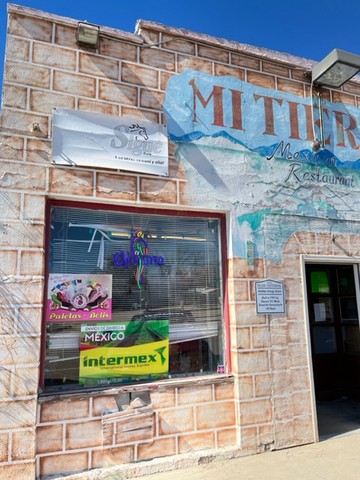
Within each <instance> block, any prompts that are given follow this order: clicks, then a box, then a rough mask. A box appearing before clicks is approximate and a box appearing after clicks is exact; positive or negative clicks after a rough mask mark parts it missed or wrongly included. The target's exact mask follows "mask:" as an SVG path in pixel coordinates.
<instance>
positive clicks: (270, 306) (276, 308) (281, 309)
mask: <svg viewBox="0 0 360 480" xmlns="http://www.w3.org/2000/svg"><path fill="white" fill-rule="evenodd" d="M255 295H256V313H258V314H270V315H271V314H273V313H285V299H284V284H283V283H282V282H277V281H275V280H262V281H260V282H255Z"/></svg>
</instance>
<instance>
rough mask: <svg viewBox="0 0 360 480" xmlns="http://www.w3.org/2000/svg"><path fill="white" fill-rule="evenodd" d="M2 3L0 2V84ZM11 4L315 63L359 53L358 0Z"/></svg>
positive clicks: (49, 0)
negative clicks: (176, 32) (153, 25)
mask: <svg viewBox="0 0 360 480" xmlns="http://www.w3.org/2000/svg"><path fill="white" fill-rule="evenodd" d="M7 3H9V2H7V1H5V0H0V86H1V85H2V76H3V64H4V51H5V38H6V25H7ZM11 3H14V4H16V5H22V6H26V7H32V8H36V9H38V10H43V11H44V12H48V13H53V14H57V15H62V16H65V17H70V18H73V19H76V20H81V21H83V20H86V21H88V22H90V23H94V24H97V25H103V26H107V27H113V28H117V29H120V30H124V31H126V32H131V33H133V32H134V31H135V26H136V21H137V20H138V19H143V20H151V21H155V22H159V23H164V24H165V25H168V26H172V27H180V28H186V29H188V30H192V31H193V32H198V33H205V34H208V35H212V36H215V37H219V38H225V39H227V40H235V41H238V42H241V43H245V44H248V45H253V46H255V47H262V48H267V49H270V50H276V51H279V52H285V53H288V54H291V55H296V56H299V57H304V58H307V59H310V60H315V61H320V60H322V58H324V57H325V56H326V55H327V54H328V53H330V51H331V50H333V49H334V48H341V49H342V50H346V51H349V52H351V53H354V54H360V38H359V34H360V29H359V19H360V0H336V1H335V0H248V1H244V0H218V1H217V0H114V1H112V0H101V1H98V0H92V1H91V0H18V1H14V2H11Z"/></svg>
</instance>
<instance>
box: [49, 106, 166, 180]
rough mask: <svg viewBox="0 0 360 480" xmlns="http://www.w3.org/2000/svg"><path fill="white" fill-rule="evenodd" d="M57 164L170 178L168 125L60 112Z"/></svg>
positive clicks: (55, 138) (55, 150)
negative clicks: (110, 169)
mask: <svg viewBox="0 0 360 480" xmlns="http://www.w3.org/2000/svg"><path fill="white" fill-rule="evenodd" d="M52 159H53V162H54V163H56V164H58V165H72V166H81V167H96V168H113V169H116V170H129V171H134V172H141V173H150V174H154V175H168V169H169V162H168V137H167V129H166V126H165V125H160V124H157V123H150V122H143V121H142V120H139V119H131V118H122V117H115V116H112V115H101V114H98V113H91V112H81V111H77V110H64V109H56V110H54V114H53V150H52Z"/></svg>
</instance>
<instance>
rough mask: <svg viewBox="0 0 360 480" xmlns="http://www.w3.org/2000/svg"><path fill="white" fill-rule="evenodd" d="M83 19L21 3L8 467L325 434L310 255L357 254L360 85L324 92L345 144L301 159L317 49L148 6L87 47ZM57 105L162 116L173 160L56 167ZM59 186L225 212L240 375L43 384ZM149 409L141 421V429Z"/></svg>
mask: <svg viewBox="0 0 360 480" xmlns="http://www.w3.org/2000/svg"><path fill="white" fill-rule="evenodd" d="M76 28H77V21H76V20H72V19H66V18H61V17H55V16H51V15H49V14H47V13H44V12H38V11H33V10H32V9H28V8H23V7H17V6H14V5H10V7H9V23H8V34H7V45H6V65H5V76H4V86H3V97H2V116H1V136H2V138H1V150H0V167H1V174H0V196H1V199H2V205H3V206H4V207H5V208H2V209H1V212H0V218H1V224H0V232H1V235H0V256H1V287H0V294H1V298H2V302H1V306H0V312H1V314H0V329H1V331H0V342H1V348H0V352H1V353H0V365H1V369H0V375H1V383H0V440H1V441H0V446H1V447H0V476H1V475H3V476H5V475H6V476H7V478H9V479H19V478H21V479H23V480H25V479H33V478H35V477H39V478H40V477H44V476H47V475H51V474H57V473H59V474H60V473H65V472H67V471H68V468H69V464H70V463H71V465H72V469H73V470H77V471H82V470H86V469H89V468H94V467H105V466H110V465H114V464H120V463H128V462H134V461H138V460H145V459H150V458H154V457H157V456H166V455H174V454H178V453H186V452H189V451H193V450H201V449H205V448H222V447H225V446H231V445H232V446H237V447H238V448H239V450H240V451H242V452H247V453H254V452H259V451H263V450H266V449H273V448H282V447H286V446H292V445H298V444H301V443H307V442H312V441H314V440H315V436H314V423H313V422H314V418H313V414H312V405H311V392H310V370H309V360H308V348H307V338H306V325H305V321H304V318H305V315H304V298H303V284H302V272H301V261H300V255H303V254H322V255H324V254H329V255H344V249H345V250H346V252H348V253H349V255H359V252H358V251H357V250H356V249H357V247H356V245H359V241H358V238H357V236H356V231H357V221H358V218H357V217H358V213H357V212H358V210H357V205H356V196H357V193H358V188H359V179H358V173H357V169H356V168H355V167H356V160H357V157H356V155H355V156H354V155H353V154H354V152H355V150H356V149H355V148H354V147H355V143H354V142H357V140H356V139H357V138H358V137H357V134H355V130H356V129H355V126H354V124H353V123H352V118H355V119H356V118H357V109H356V108H355V107H357V106H358V101H359V95H360V87H359V86H358V85H357V84H354V83H350V84H348V85H347V86H345V87H343V90H341V91H327V90H326V91H325V98H326V100H327V101H328V102H329V104H328V105H327V107H328V109H329V111H330V110H331V111H337V112H340V113H337V114H333V116H332V117H331V118H332V122H333V123H332V124H331V125H332V126H331V128H330V127H329V128H330V130H331V131H332V132H335V133H333V136H332V138H333V139H334V138H337V140H336V143H341V142H342V141H343V143H345V146H344V147H341V146H339V145H334V143H332V144H331V143H330V145H328V151H329V152H330V154H329V155H328V157H327V160H326V161H325V164H323V163H321V162H320V160H319V159H318V157H314V158H313V157H311V158H310V160H311V161H305V160H304V159H306V158H307V159H309V158H308V157H307V156H306V155H309V154H308V152H307V150H308V149H309V148H310V146H311V142H312V141H313V140H314V138H315V136H314V132H313V130H312V128H310V127H309V123H308V122H309V95H310V83H309V81H308V80H307V79H306V78H304V76H303V70H304V68H305V67H306V68H309V62H307V61H305V60H302V59H296V58H292V57H289V56H286V55H280V54H274V52H268V51H265V50H262V49H253V50H252V49H249V48H248V46H244V45H241V44H235V43H234V42H226V41H224V40H218V39H214V38H212V37H208V36H206V35H198V34H193V33H191V32H186V31H183V30H177V29H172V28H169V27H165V26H162V25H158V24H155V23H151V22H145V21H142V22H140V24H139V27H138V34H136V35H133V34H129V33H126V32H121V31H117V30H116V31H114V30H113V29H106V27H104V29H103V31H104V32H105V33H107V34H109V35H111V36H112V39H110V38H108V37H107V38H102V39H101V43H100V49H99V51H97V52H94V51H92V50H86V49H83V48H81V49H79V48H78V46H77V44H76ZM160 42H161V43H160ZM157 43H159V46H158V47H152V48H149V44H157ZM192 80H194V81H193V82H192ZM190 82H192V83H190ZM214 86H215V87H216V89H215V91H214ZM239 92H241V93H239ZM181 95H183V97H182V96H181ZM211 95H212V96H211ZM256 96H257V97H256ZM265 97H266V98H272V99H273V100H265ZM244 99H246V102H245V105H244V104H243V101H244ZM274 99H275V100H274ZM280 103H282V105H280ZM284 105H285V107H286V108H285V110H284V112H285V113H283V112H282V110H279V109H280V108H283V107H284ZM296 105H298V106H296ZM247 106H249V107H250V106H251V108H255V109H256V108H260V110H259V111H260V112H262V115H260V114H259V113H258V120H259V122H261V121H262V122H263V123H262V124H261V123H256V122H255V123H251V122H253V120H251V122H250V120H249V116H248V114H247V113H246V108H247ZM55 107H57V108H65V109H77V110H83V111H91V112H97V113H102V114H108V115H117V116H122V117H130V118H138V119H139V120H141V119H143V120H145V119H146V120H149V121H151V122H154V123H162V122H166V123H167V124H168V127H169V135H170V139H171V141H170V142H169V149H170V155H169V163H170V170H169V176H168V177H158V176H151V175H141V174H135V173H130V172H128V173H124V172H119V171H108V170H101V169H90V168H76V167H71V168H70V167H60V166H56V167H55V166H54V165H53V164H52V162H51V138H52V136H51V120H52V112H53V108H55ZM245 107H246V108H245ZM338 107H339V108H338ZM194 108H196V112H195V111H194ZM266 108H267V110H266ZM271 108H273V110H272V111H273V113H274V115H273V116H272V115H271ZM269 109H270V110H269ZM347 110H348V111H349V112H348V113H349V115H350V116H346V115H345V114H346V111H347ZM221 112H223V115H222V116H221ZM195 113H196V117H194V115H195ZM183 115H185V120H186V121H184V122H183V123H181V121H182V120H181V118H182V116H183ZM214 116H215V118H214ZM250 116H251V118H253V117H254V114H253V113H252V114H251V115H250ZM194 119H195V120H196V121H194ZM279 119H280V120H281V119H283V123H281V122H280V120H279ZM264 120H265V123H264ZM272 121H273V123H272ZM315 121H317V119H315ZM334 121H335V124H334ZM249 122H250V123H249ZM275 122H276V123H275ZM279 122H280V123H279ZM341 122H342V123H341ZM341 124H342V125H343V128H342V127H341ZM286 125H287V131H286V133H285V130H284V129H285V127H286ZM178 128H180V129H181V135H180V134H179V131H178ZM272 128H273V130H271V129H272ZM297 128H298V129H297ZM251 132H255V134H254V135H253V134H251ZM256 132H258V133H259V132H260V133H259V134H258V135H257V134H256ZM273 133H276V135H273ZM342 134H343V137H342V136H341V135H342ZM289 135H290V136H291V135H292V137H296V138H292V139H291V140H289ZM334 135H335V136H334ZM336 135H337V136H336ZM275 137H276V138H275ZM297 137H298V138H297ZM326 138H328V137H326ZM264 139H265V140H264ZM281 142H283V143H281ZM294 142H295V143H294ZM288 143H289V147H287V145H288ZM279 145H280V146H279ZM333 147H336V149H335V148H333ZM337 149H340V150H341V149H342V150H341V151H344V152H345V151H350V152H351V155H349V157H348V159H346V158H345V157H346V155H345V157H344V156H343V153H341V152H340V153H339V152H337ZM333 150H335V151H333ZM355 153H356V152H355ZM267 157H270V158H267ZM299 157H301V160H300V159H299ZM335 157H336V158H337V160H334V158H335ZM336 161H341V162H342V165H337V164H336V165H334V162H336ZM347 161H348V162H350V163H349V165H347V164H346V165H345V163H346V162H347ZM319 162H320V164H319ZM292 163H295V164H299V165H300V166H296V165H295V166H294V167H291V164H292ZM318 170H321V171H320V172H319V173H318ZM334 170H336V171H335V172H334ZM313 175H314V176H313ZM324 175H326V179H325V177H324ZM331 176H332V177H338V180H330V177H331ZM319 179H320V180H319ZM341 179H342V180H341ZM332 182H335V184H333V183H332ZM47 198H58V199H67V200H69V199H71V200H78V201H82V202H86V201H91V202H99V203H111V204H114V205H132V206H134V205H135V206H136V205H138V206H148V207H156V208H159V207H163V208H164V209H169V208H170V209H174V208H177V209H193V210H194V211H196V210H204V209H205V210H209V211H221V212H224V213H226V214H227V216H228V232H227V234H228V246H227V250H228V257H229V262H228V263H229V278H228V279H227V292H228V309H229V323H230V334H231V335H230V339H229V345H230V349H231V361H232V371H231V375H229V376H225V377H222V378H220V379H219V378H215V377H214V378H209V379H208V380H202V381H201V382H200V383H199V382H192V381H187V382H183V383H181V382H180V383H179V384H176V385H174V384H168V385H162V386H161V387H159V388H155V389H154V388H150V387H149V389H148V391H146V392H145V394H144V392H142V393H139V392H136V391H133V392H130V393H129V392H126V391H123V390H121V389H119V390H118V391H117V392H116V394H112V393H111V394H108V393H107V394H105V393H104V394H99V395H91V396H82V397H78V396H70V397H69V396H68V397H66V398H65V397H61V396H60V397H57V398H53V397H52V398H47V397H41V399H40V400H39V399H38V376H39V366H40V339H41V319H42V302H43V289H44V254H45V244H44V225H45V202H46V199H47ZM309 218H311V221H310V220H309ZM350 220H351V221H350ZM334 229H335V230H334ZM329 231H331V234H330V233H329ZM333 232H336V233H337V234H339V235H338V237H337V239H336V243H335V242H334V241H333V240H334V237H333V236H332V233H333ZM251 251H253V252H254V255H253V257H251ZM271 277H272V278H277V279H281V280H282V281H283V282H284V284H285V289H286V315H277V316H275V315H274V316H271V318H269V316H266V315H256V310H255V294H254V284H255V281H256V280H259V279H264V278H271ZM289 386H290V387H289ZM137 394H139V397H140V403H135V404H134V403H132V402H133V401H134V402H135V401H136V399H137V396H138V395H137ZM124 395H125V396H124ZM143 395H145V399H144V397H143ZM125 397H126V398H125ZM119 405H122V406H126V408H125V409H124V410H123V411H121V412H120V409H119ZM123 412H127V413H125V414H124V415H122V414H121V413H123ZM184 418H185V420H184ZM139 420H141V421H144V425H145V427H144V428H143V429H142V430H143V431H141V434H140V436H137V437H136V435H139V432H138V430H139V429H138V422H139ZM124 424H126V425H127V426H129V425H130V427H129V428H130V430H129V431H130V432H132V433H131V435H132V436H131V435H130V434H129V437H128V438H126V439H124V436H123V435H120V434H119V432H122V428H123V426H124ZM79 429H81V432H82V435H81V436H79ZM140 430H141V429H140ZM134 432H135V433H134ZM125 440H126V441H125Z"/></svg>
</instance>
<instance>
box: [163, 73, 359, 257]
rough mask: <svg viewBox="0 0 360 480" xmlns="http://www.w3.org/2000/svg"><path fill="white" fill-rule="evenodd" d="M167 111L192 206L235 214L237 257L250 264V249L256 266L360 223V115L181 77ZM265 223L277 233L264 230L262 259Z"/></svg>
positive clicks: (313, 99)
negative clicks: (299, 235)
mask: <svg viewBox="0 0 360 480" xmlns="http://www.w3.org/2000/svg"><path fill="white" fill-rule="evenodd" d="M164 111H165V114H166V117H167V122H168V132H169V135H170V138H171V139H172V141H174V142H175V143H176V145H177V150H176V155H177V157H178V158H179V159H180V160H181V161H182V162H183V166H184V169H185V172H186V175H187V179H188V187H187V196H188V198H189V201H190V202H191V203H192V204H196V205H198V206H199V207H210V208H220V209H224V210H225V211H226V210H227V211H230V212H231V215H232V218H231V221H232V223H233V226H232V227H233V228H232V230H233V232H234V233H233V238H232V243H233V254H234V255H235V256H238V257H240V258H246V257H247V249H248V245H249V243H250V244H251V243H252V244H254V250H255V256H256V257H263V256H265V253H266V256H267V257H268V258H272V259H273V260H278V259H279V256H280V255H281V250H282V246H283V244H284V243H285V242H286V240H287V239H288V237H289V236H290V235H291V234H292V233H294V232H295V231H297V230H303V229H306V230H309V229H311V228H312V229H314V230H324V231H329V230H330V222H331V230H332V231H333V232H334V233H339V232H342V233H344V232H345V231H350V230H351V228H352V227H351V223H349V222H344V220H359V219H360V208H359V206H358V204H357V200H356V197H357V195H356V194H357V193H358V192H359V172H360V152H359V148H360V132H359V128H358V124H359V122H360V110H359V109H358V108H355V107H354V106H351V105H346V104H343V103H331V102H329V101H327V100H325V99H321V98H320V97H319V96H316V95H311V96H310V97H298V96H296V95H294V94H291V93H286V92H280V91H277V90H271V89H266V88H262V87H257V86H254V85H251V84H249V83H247V82H244V81H241V80H239V79H237V78H235V77H231V76H222V77H215V76H211V75H208V74H205V73H202V72H199V71H187V72H185V73H183V74H180V75H176V76H174V77H172V78H171V79H170V80H169V83H168V87H167V91H166V99H165V104H164ZM271 215H276V216H278V215H282V216H283V217H282V223H283V225H282V228H280V229H279V225H278V223H279V222H278V220H276V221H275V222H274V221H272V222H271V221H270V222H267V224H268V226H267V232H266V236H267V240H266V241H267V243H268V247H267V248H266V252H265V247H264V241H265V240H264V219H266V218H268V217H269V216H271ZM284 216H286V218H285V217H284ZM277 218H278V217H277ZM311 218H314V219H321V221H320V222H319V221H318V222H312V221H311ZM334 221H335V222H334ZM271 225H273V227H271ZM269 228H270V229H271V228H275V230H276V231H274V232H273V236H276V237H277V238H276V243H274V244H273V245H272V246H271V247H270V246H269V242H268V239H269V238H270V239H271V237H272V232H271V231H269V230H268V229H269ZM337 228H338V229H339V231H338V232H337V231H336V229H337ZM334 229H335V230H334ZM278 235H280V236H278ZM270 243H271V242H270Z"/></svg>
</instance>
